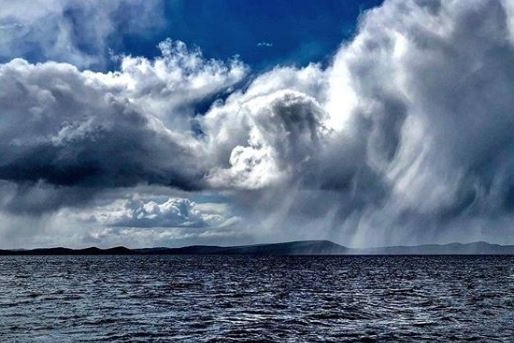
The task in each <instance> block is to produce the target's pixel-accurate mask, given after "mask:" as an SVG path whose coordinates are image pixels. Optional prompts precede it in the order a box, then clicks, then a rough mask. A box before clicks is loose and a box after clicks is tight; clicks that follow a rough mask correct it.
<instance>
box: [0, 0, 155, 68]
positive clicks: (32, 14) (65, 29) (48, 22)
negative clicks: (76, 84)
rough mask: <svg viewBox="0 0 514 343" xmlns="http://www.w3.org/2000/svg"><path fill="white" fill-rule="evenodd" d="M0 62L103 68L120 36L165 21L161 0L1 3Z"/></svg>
mask: <svg viewBox="0 0 514 343" xmlns="http://www.w3.org/2000/svg"><path fill="white" fill-rule="evenodd" d="M1 6H2V12H1V13H0V60H8V59H11V58H14V57H18V56H29V57H30V59H31V60H36V61H46V60H53V61H59V62H68V63H72V64H74V65H75V66H78V67H79V68H82V67H96V68H102V67H104V66H105V65H106V63H107V62H108V61H107V60H106V59H107V57H108V51H109V49H111V48H113V47H115V46H117V45H119V44H120V42H119V41H118V40H119V39H120V38H121V35H122V34H133V35H137V34H139V35H141V34H144V33H145V32H148V31H149V30H155V29H156V28H159V27H161V26H162V25H164V23H165V20H164V18H163V17H162V15H161V14H160V13H162V2H161V1H160V0H147V1H141V0H113V1H107V2H91V1H80V2H77V1H70V0H44V1H43V0H19V1H2V3H1Z"/></svg>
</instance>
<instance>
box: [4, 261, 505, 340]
mask: <svg viewBox="0 0 514 343" xmlns="http://www.w3.org/2000/svg"><path fill="white" fill-rule="evenodd" d="M449 340H452V341H470V340H472V341H488V342H489V341H493V342H494V341H497V342H514V257H513V256H290V257H288V256H269V257H266V256H260V257H256V256H253V257H252V256H2V257H0V342H98V341H104V342H169V341H177V342H255V341H260V342H361V341H364V342H374V341H377V342H420V341H449Z"/></svg>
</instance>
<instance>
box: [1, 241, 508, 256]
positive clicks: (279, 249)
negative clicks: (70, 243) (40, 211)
mask: <svg viewBox="0 0 514 343" xmlns="http://www.w3.org/2000/svg"><path fill="white" fill-rule="evenodd" d="M0 255H514V245H499V244H490V243H487V242H474V243H467V244H462V243H450V244H428V245H416V246H391V247H380V248H368V249H354V248H347V247H345V246H342V245H339V244H336V243H334V242H331V241H326V240H319V241H295V242H284V243H272V244H256V245H242V246H230V247H222V246H215V245H192V246H186V247H182V248H166V247H158V248H146V249H128V248H125V247H114V248H110V249H100V248H96V247H91V248H86V249H68V248H62V247H59V248H45V249H32V250H0Z"/></svg>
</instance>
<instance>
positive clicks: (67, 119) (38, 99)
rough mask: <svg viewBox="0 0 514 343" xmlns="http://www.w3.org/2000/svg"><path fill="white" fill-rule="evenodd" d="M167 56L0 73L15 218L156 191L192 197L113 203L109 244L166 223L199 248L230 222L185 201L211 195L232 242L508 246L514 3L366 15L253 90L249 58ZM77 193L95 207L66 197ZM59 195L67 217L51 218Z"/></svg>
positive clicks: (106, 218)
mask: <svg viewBox="0 0 514 343" xmlns="http://www.w3.org/2000/svg"><path fill="white" fill-rule="evenodd" d="M160 48H161V51H162V56H160V57H158V58H156V59H153V60H150V59H146V58H142V57H133V56H122V57H121V58H122V60H121V63H120V70H119V71H116V72H110V73H99V72H92V71H88V70H84V71H80V70H79V69H77V68H76V67H75V66H73V65H71V64H65V63H55V62H46V63H42V64H31V63H28V62H27V61H25V60H22V59H15V60H12V61H10V62H8V63H5V64H3V65H1V66H0V104H1V108H2V115H1V116H0V154H1V155H2V157H3V158H2V160H1V161H0V178H1V179H3V180H5V181H4V184H3V186H2V187H4V188H5V189H8V190H9V193H8V194H10V196H9V197H7V198H6V199H4V200H3V205H2V206H3V208H4V209H6V210H7V211H10V213H15V212H16V210H15V209H18V210H19V209H26V211H28V212H30V211H32V212H35V213H45V214H46V213H50V212H51V211H57V213H63V212H62V208H64V207H66V206H69V207H73V206H75V205H73V204H77V205H76V206H79V204H80V206H83V207H87V206H92V205H88V204H91V202H94V201H97V199H98V198H101V196H103V195H102V194H104V193H102V192H103V191H105V190H112V189H119V188H123V187H127V189H131V187H141V185H148V184H150V185H159V186H164V187H171V188H173V189H179V190H182V191H184V192H185V193H187V195H186V196H183V197H177V196H166V197H160V194H158V193H155V194H153V198H152V197H148V198H145V199H132V200H127V198H123V199H121V200H120V199H118V200H119V201H118V202H116V201H111V202H110V204H111V205H112V206H114V207H112V206H111V205H109V206H111V207H109V206H107V207H106V208H104V210H102V211H103V212H101V213H103V214H101V215H100V214H98V213H97V214H96V217H95V218H96V222H97V223H100V224H101V225H100V226H101V227H100V228H98V229H97V231H96V232H97V233H98V234H97V235H96V236H95V237H97V238H98V239H101V237H104V238H105V239H108V240H109V241H111V242H114V241H116V239H118V238H119V237H121V236H123V237H128V236H129V235H130V234H133V235H134V237H147V236H145V234H148V235H150V236H152V235H153V236H152V237H157V236H158V233H157V231H152V232H154V233H152V234H150V233H145V232H150V231H151V230H150V229H148V227H154V226H156V227H170V228H173V230H171V229H170V230H171V231H167V232H168V233H169V234H170V235H171V236H169V237H172V236H173V237H179V236H180V237H182V238H184V239H186V238H187V237H189V238H187V239H192V240H194V239H199V238H198V237H199V236H198V235H199V233H196V234H193V233H191V232H189V231H185V230H187V229H190V227H196V228H205V227H209V228H210V229H212V228H218V227H219V228H222V227H224V226H223V225H222V224H221V223H224V222H226V221H228V220H229V219H230V218H232V217H233V215H231V214H229V213H228V212H227V213H225V212H224V213H217V214H216V213H215V212H213V210H212V208H211V209H207V208H206V207H205V206H208V205H205V204H204V205H202V203H196V202H193V201H191V200H188V199H190V198H193V197H194V196H195V195H196V194H201V193H202V192H206V191H209V192H218V193H220V194H223V195H224V197H225V199H226V203H227V204H228V205H227V206H229V207H231V206H234V207H237V208H238V216H237V217H241V219H240V220H239V221H238V222H237V223H235V222H234V225H232V224H231V225H230V229H226V230H225V231H223V230H221V231H219V232H222V233H223V235H224V236H223V237H225V238H224V240H225V241H228V240H226V237H228V236H229V235H231V234H232V235H234V236H232V237H236V236H238V234H237V233H239V234H240V235H241V236H238V237H248V236H247V235H249V234H250V235H252V237H254V239H255V240H263V239H266V237H267V238H268V240H269V237H275V238H276V239H277V240H280V239H292V238H294V239H307V238H320V237H323V238H332V239H335V240H337V241H339V242H342V243H345V244H350V245H360V246H369V245H381V244H398V243H402V244H405V243H418V242H433V241H445V240H468V239H470V237H473V238H475V239H487V240H492V241H496V242H498V241H507V240H508V238H505V237H506V232H509V230H508V229H505V223H506V222H508V220H509V218H511V217H512V212H513V209H514V181H513V180H514V177H513V175H512V170H513V166H514V157H513V156H514V146H513V144H514V141H513V138H512V134H511V132H512V128H513V127H514V96H513V92H512V85H513V84H514V72H513V70H514V54H513V51H514V7H513V5H511V4H510V3H509V2H508V1H501V0H470V1H467V2H465V3H464V2H460V1H444V2H443V1H425V0H408V1H400V0H389V1H386V2H385V3H384V4H383V5H382V6H381V7H378V8H376V9H373V10H370V11H368V12H366V13H365V14H363V16H362V17H361V20H360V26H359V30H358V32H357V33H356V35H355V37H354V38H353V39H352V40H351V41H348V42H345V43H344V44H343V45H342V46H341V47H340V49H339V50H338V51H337V53H336V54H335V56H334V57H333V60H332V63H331V64H330V66H328V67H327V68H323V67H322V66H321V65H319V64H310V65H308V66H306V67H304V68H294V67H276V68H275V69H273V70H270V71H268V72H267V73H264V74H262V75H250V76H248V75H249V70H248V67H246V66H245V65H244V64H242V63H241V62H239V61H237V60H232V61H226V62H222V61H217V60H209V59H207V58H205V57H204V56H203V55H202V54H201V52H200V51H199V49H196V48H193V49H191V48H187V47H186V46H185V45H184V44H183V43H181V42H178V41H171V40H167V41H164V42H163V43H161V44H160ZM20 99H23V100H20ZM77 191H80V192H81V193H77V194H85V195H87V196H84V197H82V196H81V197H80V199H75V198H73V197H72V196H71V195H68V197H67V194H74V192H77ZM47 199H50V200H52V199H53V201H48V204H52V203H53V204H55V205H52V206H43V205H41V204H42V203H44V202H45V201H46V200H47ZM66 203H72V205H66ZM202 206H203V207H202ZM87 211H89V210H84V213H86V212H87ZM18 212H20V211H18ZM20 213H21V212H20ZM218 216H219V217H218ZM102 218H103V219H102ZM177 227H178V228H177ZM236 228H237V229H236ZM143 229H148V230H150V231H138V230H143ZM210 229H209V230H210ZM209 230H205V231H202V232H205V234H206V235H207V233H206V232H207V231H209ZM237 230H239V231H237ZM101 232H103V233H104V234H100V233H101ZM171 232H173V233H171ZM209 232H211V233H212V232H216V230H214V231H212V230H211V231H209ZM511 233H512V232H511ZM174 235H175V236H174ZM187 235H193V236H187ZM272 235H273V236H272ZM150 236H148V237H150ZM186 236H187V237H186ZM211 236H212V235H211ZM214 236H216V235H215V234H214ZM511 236H512V235H511ZM91 237H93V236H91ZM107 237H109V238H107ZM212 237H213V236H212ZM182 238H180V239H182ZM134 239H136V238H134ZM141 239H150V238H141ZM159 239H160V238H159ZM177 239H179V238H177ZM240 239H243V238H240ZM245 239H246V238H245ZM509 242H511V241H509ZM511 243H512V242H511Z"/></svg>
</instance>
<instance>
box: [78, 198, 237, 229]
mask: <svg viewBox="0 0 514 343" xmlns="http://www.w3.org/2000/svg"><path fill="white" fill-rule="evenodd" d="M88 220H94V221H96V222H98V223H101V224H103V225H106V226H109V227H132V228H134V227H136V228H141V227H143V228H148V227H158V228H164V227H176V228H178V227H183V228H205V227H221V226H226V225H230V224H233V223H234V222H236V221H237V218H235V217H232V216H231V215H230V210H229V208H228V206H227V205H226V204H223V203H196V202H194V201H191V200H190V199H187V198H171V197H165V198H162V197H161V198H153V199H144V198H143V199H141V198H138V199H134V198H131V199H127V200H118V201H115V202H113V203H112V204H110V205H109V206H102V207H100V208H98V209H97V210H96V211H95V212H94V214H92V215H91V216H90V217H88Z"/></svg>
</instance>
